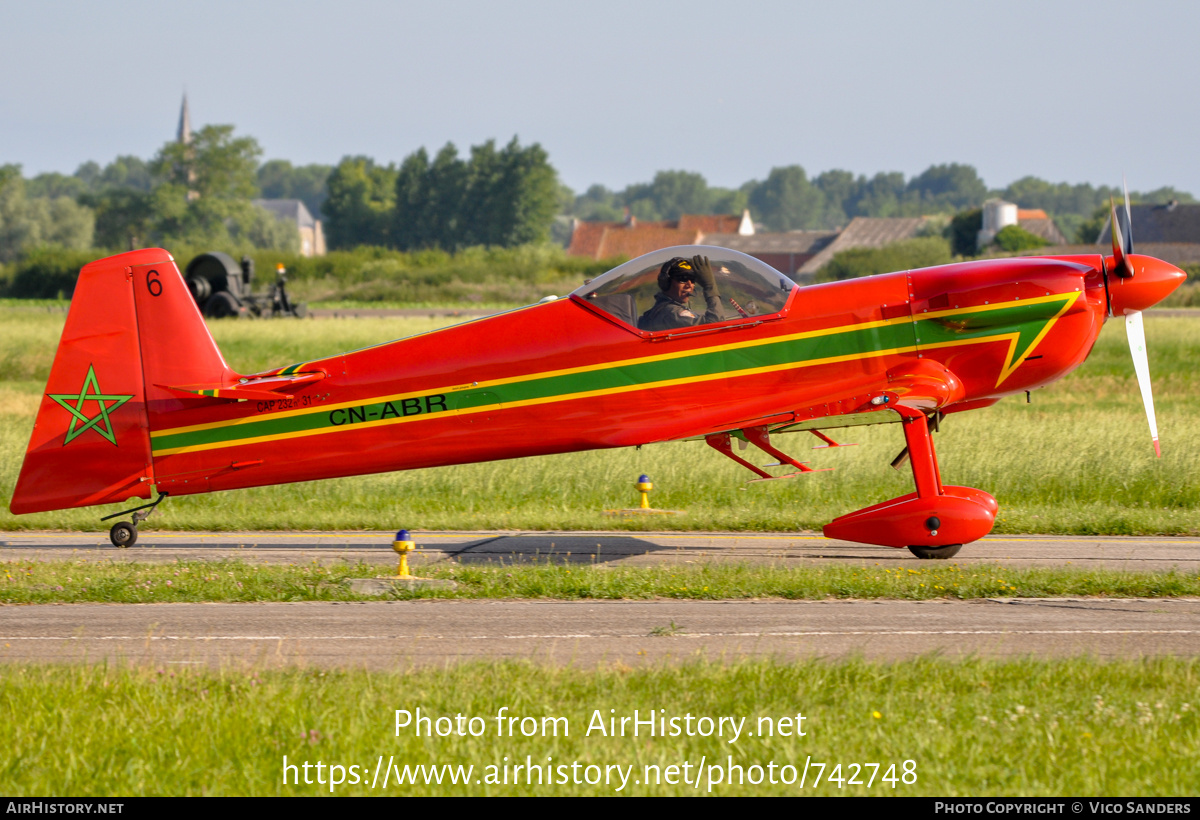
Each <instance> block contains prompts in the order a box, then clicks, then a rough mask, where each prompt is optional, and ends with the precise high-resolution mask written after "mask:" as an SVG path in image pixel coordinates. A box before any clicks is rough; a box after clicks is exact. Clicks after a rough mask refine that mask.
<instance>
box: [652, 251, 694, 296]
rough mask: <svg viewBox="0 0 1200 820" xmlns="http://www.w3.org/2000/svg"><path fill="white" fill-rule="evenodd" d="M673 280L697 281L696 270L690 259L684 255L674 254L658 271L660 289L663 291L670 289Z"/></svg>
mask: <svg viewBox="0 0 1200 820" xmlns="http://www.w3.org/2000/svg"><path fill="white" fill-rule="evenodd" d="M671 280H675V281H678V282H695V281H696V271H695V270H694V269H693V268H692V262H691V260H690V259H684V258H683V257H682V256H673V257H671V258H670V259H668V260H667V261H666V262H663V266H662V267H661V268H660V269H659V271H658V289H659V290H662V291H666V290H670V288H671Z"/></svg>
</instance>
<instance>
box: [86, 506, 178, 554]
mask: <svg viewBox="0 0 1200 820" xmlns="http://www.w3.org/2000/svg"><path fill="white" fill-rule="evenodd" d="M166 497H167V493H159V494H158V498H157V499H155V500H154V501H151V502H150V503H149V504H143V505H142V506H140V507H134V508H133V509H132V510H121V511H120V512H115V513H113V514H112V515H106V516H104V517H103V518H101V519H100V520H101V521H107V520H108V519H110V518H116V517H117V516H118V515H127V514H129V513H133V515H131V516H129V517H130V519H132V520H130V521H118V522H117V523H115V524H113V525H112V529H110V530H109V531H108V540H109V541H112V543H113V546H114V547H132V546H133V545H134V544H136V543H137V536H138V531H137V526H138V522H139V521H145V520H146V519H147V518H149V517H150V513H152V512H154V510H155V509H156V508H157V507H158V505H159V504H161V503H162V500H163V499H164V498H166ZM142 510H145V512H142Z"/></svg>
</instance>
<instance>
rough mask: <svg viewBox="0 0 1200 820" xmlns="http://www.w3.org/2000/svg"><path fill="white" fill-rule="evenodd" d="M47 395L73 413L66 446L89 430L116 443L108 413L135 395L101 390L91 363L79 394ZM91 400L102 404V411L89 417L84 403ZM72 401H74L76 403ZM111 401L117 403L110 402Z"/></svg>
mask: <svg viewBox="0 0 1200 820" xmlns="http://www.w3.org/2000/svg"><path fill="white" fill-rule="evenodd" d="M89 391H91V392H89ZM46 395H48V396H49V397H50V398H52V399H54V400H55V401H56V402H58V403H59V404H60V405H62V406H63V407H64V408H65V409H67V410H69V411H70V413H71V426H70V427H68V428H67V438H66V440H65V441H64V442H63V445H64V446H66V445H67V444H70V443H71V442H72V441H73V440H74V439H76V438H79V437H80V436H82V435H83V434H84V433H86V432H87V431H88V430H95V431H96V432H97V433H99V434H100V435H102V436H104V438H105V439H106V440H108V441H109V442H110V443H112V444H113V445H116V443H117V437H116V436H115V435H113V429H112V422H111V421H110V420H109V418H108V414H109V413H111V412H112V411H114V410H116V409H117V408H118V407H120V406H121V405H122V404H124V403H125V402H127V401H129V400H130V399H132V398H133V396H116V395H110V394H106V393H102V392H101V391H100V383H99V382H98V381H97V380H96V371H95V369H94V368H93V367H92V366H91V365H90V364H89V365H88V372H87V376H86V377H85V378H84V380H83V387H81V388H80V389H79V395H78V396H76V395H75V394H73V393H47V394H46ZM89 401H94V402H96V404H98V405H100V412H99V413H97V414H96V415H94V416H92V417H91V418H88V417H87V414H86V413H84V412H83V405H84V403H85V402H89ZM71 402H74V405H72V404H71ZM109 402H115V403H114V404H109ZM80 423H82V425H83V426H82V427H79V428H78V429H76V425H77V424H80Z"/></svg>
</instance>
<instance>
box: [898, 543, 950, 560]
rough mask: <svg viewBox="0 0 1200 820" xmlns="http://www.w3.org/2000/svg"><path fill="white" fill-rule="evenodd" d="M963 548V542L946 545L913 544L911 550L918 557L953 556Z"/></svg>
mask: <svg viewBox="0 0 1200 820" xmlns="http://www.w3.org/2000/svg"><path fill="white" fill-rule="evenodd" d="M960 549H962V544H947V545H946V546H944V547H916V546H912V545H911V544H910V545H909V547H908V550H909V552H911V553H912V554H913V555H915V556H917V557H918V558H953V557H954V556H956V555H958V551H959V550H960Z"/></svg>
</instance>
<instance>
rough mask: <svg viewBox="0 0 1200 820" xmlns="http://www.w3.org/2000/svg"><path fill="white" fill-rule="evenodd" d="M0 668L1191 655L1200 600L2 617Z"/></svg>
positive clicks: (220, 609)
mask: <svg viewBox="0 0 1200 820" xmlns="http://www.w3.org/2000/svg"><path fill="white" fill-rule="evenodd" d="M0 633H3V634H0V662H10V663H11V662H58V663H63V662H68V663H70V662H85V663H97V662H105V663H117V664H120V663H129V664H138V665H152V666H156V667H158V668H160V669H166V668H170V667H172V666H177V665H204V666H210V667H221V666H228V665H236V664H254V665H265V666H269V667H275V666H313V667H363V668H369V669H404V668H410V667H415V666H424V665H429V664H435V665H439V666H444V665H445V664H447V663H453V662H457V661H464V660H496V659H510V658H520V659H526V660H531V661H534V662H540V663H549V664H568V665H572V666H585V667H586V666H594V665H596V664H601V663H614V662H620V663H624V664H628V665H639V664H646V663H664V662H666V663H671V662H681V661H689V660H693V659H697V658H705V659H708V660H712V661H722V662H732V661H737V660H741V659H746V658H756V657H767V656H770V657H776V658H784V659H801V658H831V657H845V656H849V655H853V656H862V657H866V658H872V659H889V660H890V659H900V658H908V657H913V656H915V655H921V654H927V653H938V654H941V655H944V656H948V657H961V656H966V655H974V656H982V657H1025V656H1037V657H1046V656H1066V655H1078V654H1087V655H1090V656H1093V657H1099V658H1118V657H1120V658H1128V657H1144V656H1153V655H1164V654H1169V655H1195V654H1196V652H1197V649H1200V600H1195V599H1189V600H1130V599H1122V600H1091V599H1089V600H1069V599H1041V600H1034V599H1025V600H1020V599H1004V600H978V601H922V602H912V601H736V602H727V601H653V602H640V601H639V602H626V601H581V602H565V601H450V600H424V601H391V602H370V603H350V604H347V603H342V604H338V603H290V604H138V605H116V606H114V605H104V604H75V605H71V606H61V605H60V606H54V605H39V606H21V607H4V608H2V609H0Z"/></svg>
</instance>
